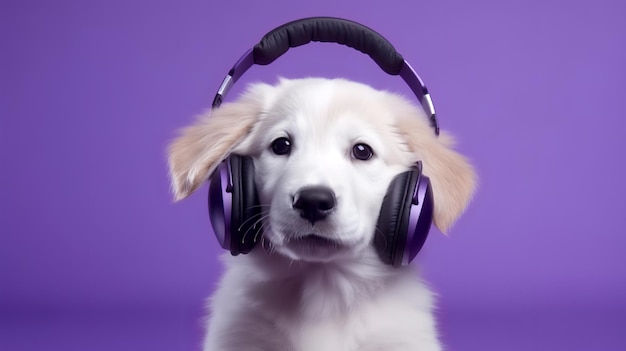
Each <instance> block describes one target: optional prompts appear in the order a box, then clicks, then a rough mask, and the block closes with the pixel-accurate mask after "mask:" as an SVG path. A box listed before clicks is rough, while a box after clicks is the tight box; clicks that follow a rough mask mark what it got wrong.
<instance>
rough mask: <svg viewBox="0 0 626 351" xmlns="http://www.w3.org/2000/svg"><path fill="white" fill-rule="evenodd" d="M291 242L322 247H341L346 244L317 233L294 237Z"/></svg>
mask: <svg viewBox="0 0 626 351" xmlns="http://www.w3.org/2000/svg"><path fill="white" fill-rule="evenodd" d="M291 242H292V243H294V244H296V245H301V246H312V247H320V248H324V247H326V248H339V247H343V246H344V244H343V243H341V242H340V241H339V240H335V239H331V238H327V237H324V236H321V235H317V234H307V235H304V236H301V237H299V238H296V239H293V240H292V241H291Z"/></svg>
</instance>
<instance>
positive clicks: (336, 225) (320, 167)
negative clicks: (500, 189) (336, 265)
mask: <svg viewBox="0 0 626 351" xmlns="http://www.w3.org/2000/svg"><path fill="white" fill-rule="evenodd" d="M451 147H452V140H451V138H450V137H449V136H448V135H446V134H445V133H442V135H440V136H439V137H436V136H435V134H434V132H433V130H432V128H431V127H430V126H429V122H428V120H427V118H426V116H425V115H424V113H423V111H422V109H421V108H420V107H417V106H415V105H414V104H411V103H409V102H408V101H406V100H404V99H403V98H401V97H399V96H397V95H393V94H390V93H387V92H382V91H378V90H375V89H373V88H371V87H369V86H366V85H363V84H359V83H355V82H350V81H346V80H341V79H334V80H328V79H317V78H309V79H301V80H281V81H280V82H279V83H278V84H277V85H276V86H270V85H266V84H256V85H252V86H251V87H250V88H249V89H248V91H247V93H245V94H244V95H243V97H242V98H240V99H239V100H238V101H237V102H234V103H227V104H224V105H223V106H222V107H220V108H218V109H216V110H214V111H211V112H210V113H208V114H206V115H204V116H201V117H200V118H199V119H198V121H197V122H196V123H195V124H193V125H192V126H190V127H188V128H187V129H185V130H184V131H183V133H182V135H181V136H180V137H179V138H178V139H176V140H175V141H174V142H173V143H172V144H171V146H170V149H169V164H170V175H171V180H172V188H173V191H174V194H175V197H176V199H182V198H184V197H186V196H188V195H189V194H191V193H192V192H193V191H194V190H195V189H197V188H198V187H199V186H200V185H201V184H202V182H204V181H205V180H206V179H207V178H208V177H209V175H210V174H211V173H212V172H213V171H214V170H215V168H216V167H217V165H218V164H219V163H220V162H221V161H222V160H223V159H224V158H226V157H227V156H228V155H229V154H231V153H235V154H239V155H246V156H250V157H252V159H253V161H254V167H255V183H256V187H257V192H258V195H259V200H260V203H261V206H262V209H263V216H262V220H263V226H264V236H265V239H266V240H267V241H269V243H270V245H271V247H272V248H273V249H274V250H276V251H277V252H279V253H281V254H283V255H285V256H287V257H290V258H292V259H296V260H305V261H329V260H333V259H336V258H340V257H346V256H353V255H356V254H359V253H360V252H362V251H363V250H364V249H365V248H367V247H369V245H370V243H371V242H372V239H373V236H374V235H376V231H377V228H376V224H377V220H378V214H379V212H380V207H381V204H382V201H383V198H384V196H385V194H386V192H387V188H388V186H389V184H390V183H391V181H392V180H393V178H394V177H395V176H396V175H398V174H399V173H401V172H404V171H406V170H407V169H408V168H409V167H410V166H411V165H413V164H415V162H416V161H422V164H423V172H424V174H426V175H427V176H429V178H430V179H431V183H432V187H433V196H434V202H435V209H434V223H435V225H436V226H437V227H438V228H439V229H440V230H441V231H443V232H445V231H446V230H447V229H448V228H449V227H450V226H451V225H452V224H453V222H454V221H455V220H456V219H457V218H458V216H460V214H461V213H462V212H463V210H464V209H465V207H466V205H467V203H468V202H469V200H470V198H471V195H472V193H473V190H474V184H475V175H474V172H473V169H472V167H471V166H470V165H469V163H468V162H467V161H466V160H465V159H464V158H463V157H462V156H461V155H459V154H458V153H456V152H455V151H453V150H452V148H451Z"/></svg>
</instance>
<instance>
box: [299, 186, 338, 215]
mask: <svg viewBox="0 0 626 351" xmlns="http://www.w3.org/2000/svg"><path fill="white" fill-rule="evenodd" d="M336 202H337V200H336V199H335V193H334V192H333V191H332V190H331V189H330V188H327V187H324V186H311V187H306V188H302V189H300V191H298V192H297V193H296V195H295V196H294V199H293V208H295V209H296V210H299V211H300V217H302V218H304V219H308V220H309V222H311V224H314V223H315V222H316V221H319V220H321V219H324V218H326V217H327V216H328V215H329V214H330V213H331V212H332V211H333V209H334V208H335V205H336Z"/></svg>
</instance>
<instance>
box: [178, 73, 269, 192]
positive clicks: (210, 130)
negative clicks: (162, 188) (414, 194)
mask: <svg viewBox="0 0 626 351" xmlns="http://www.w3.org/2000/svg"><path fill="white" fill-rule="evenodd" d="M270 89H271V86H269V85H265V84H257V85H253V86H251V87H250V88H249V89H248V91H247V93H246V94H245V95H244V96H243V97H242V98H241V99H239V100H238V101H236V102H232V103H226V104H224V105H222V106H221V107H219V108H216V109H213V110H211V111H209V112H207V113H205V114H203V115H201V116H199V117H198V119H197V121H196V122H195V123H194V124H192V125H191V126H189V127H187V128H185V129H183V131H182V133H181V135H180V136H179V137H178V138H177V139H175V140H174V141H173V142H172V143H171V144H170V146H169V149H168V156H169V157H168V160H169V168H170V180H171V186H172V191H173V193H174V199H175V200H177V201H178V200H181V199H184V198H185V197H187V196H189V195H191V193H193V192H194V191H195V190H196V189H197V188H198V187H200V185H201V184H202V183H203V182H204V181H206V180H207V179H208V177H209V176H210V175H211V174H212V173H213V171H214V170H215V169H216V168H217V166H218V165H219V164H220V162H222V160H224V159H225V158H226V157H228V155H229V154H230V153H231V151H232V149H233V148H234V147H236V146H237V145H238V144H239V143H241V142H242V141H243V140H244V139H245V137H246V136H247V135H248V134H249V133H250V130H251V129H252V127H253V125H254V124H255V122H256V121H257V120H258V118H259V115H260V113H261V109H262V108H263V100H264V96H265V93H266V92H267V91H268V90H270Z"/></svg>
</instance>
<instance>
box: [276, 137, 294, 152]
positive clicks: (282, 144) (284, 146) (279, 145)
mask: <svg viewBox="0 0 626 351" xmlns="http://www.w3.org/2000/svg"><path fill="white" fill-rule="evenodd" d="M272 152H273V153H275V154H276V155H287V154H289V153H290V152H291V140H289V139H287V138H285V137H280V138H278V139H274V141H272Z"/></svg>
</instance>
